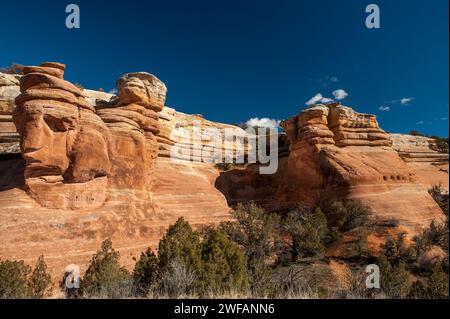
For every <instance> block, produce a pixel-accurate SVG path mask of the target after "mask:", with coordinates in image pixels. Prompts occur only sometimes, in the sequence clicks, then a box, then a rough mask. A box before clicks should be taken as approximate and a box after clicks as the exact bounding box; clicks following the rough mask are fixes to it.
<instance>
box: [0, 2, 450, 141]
mask: <svg viewBox="0 0 450 319" xmlns="http://www.w3.org/2000/svg"><path fill="white" fill-rule="evenodd" d="M69 3H71V2H66V1H44V0H42V1H25V0H24V1H20V2H17V1H7V2H4V3H2V6H1V8H2V9H1V10H2V18H1V19H0V43H1V44H0V66H7V65H9V64H11V63H12V62H18V63H23V64H27V65H33V64H39V63H41V62H43V61H60V62H63V63H66V64H67V71H66V78H67V79H68V80H70V81H72V82H79V83H81V84H83V85H84V86H85V87H88V88H92V89H98V88H104V89H105V90H107V91H108V90H110V89H112V88H114V87H115V80H116V79H117V78H118V77H119V76H120V75H122V74H124V73H126V72H132V71H147V72H150V73H153V74H155V75H156V76H158V77H159V78H160V79H161V80H163V81H164V82H165V83H166V85H167V87H168V89H169V92H168V97H167V105H169V106H173V107H175V108H176V109H177V110H180V111H182V112H186V113H200V114H203V115H204V116H205V117H206V118H208V119H211V120H214V121H221V122H227V123H235V122H243V121H246V120H248V119H249V118H253V117H268V118H273V119H284V118H287V117H289V116H292V115H294V114H297V113H298V112H299V111H300V110H301V109H302V108H304V107H305V102H307V101H308V100H309V99H310V98H312V97H313V96H314V95H316V94H317V93H321V94H322V95H323V96H325V97H332V92H333V91H334V90H337V89H343V90H345V91H346V92H347V93H348V97H347V98H346V99H344V100H343V103H344V104H346V105H348V106H351V107H354V108H355V109H356V110H358V111H360V112H367V113H373V114H377V116H378V119H379V122H380V124H381V126H382V127H383V128H384V129H386V130H388V131H391V132H402V133H405V132H409V131H410V130H412V129H416V130H419V131H423V132H424V133H427V134H436V135H442V136H448V117H449V104H448V103H449V94H448V86H449V83H448V82H449V74H448V72H449V65H448V63H449V62H448V58H449V52H448V50H449V44H448V36H449V35H448V0H428V1H424V0H422V1H419V0H408V1H406V0H395V1H393V0H389V1H381V0H371V1H368V0H367V1H362V0H342V1H336V0H303V1H301V0H292V1H283V0H278V1H262V0H261V1H257V0H246V1H242V0H226V1H225V0H208V1H203V0H191V1H187V0H180V1H175V0H165V1H161V0H158V1H153V0H148V1H142V0H127V1H95V0H89V1H85V0H73V1H72V3H76V4H78V5H79V6H80V9H81V28H80V29H78V30H75V29H72V30H69V29H67V28H65V18H66V15H67V14H66V13H65V7H66V5H67V4H69ZM369 3H376V4H378V5H379V7H380V9H381V29H367V28H366V27H365V23H364V22H365V17H366V15H367V14H366V13H365V7H366V5H367V4H369ZM404 98H411V100H410V101H407V100H403V102H404V103H403V104H402V103H401V100H402V99H404ZM380 107H383V109H384V111H381V110H380ZM387 107H389V111H387Z"/></svg>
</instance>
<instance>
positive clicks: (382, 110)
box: [379, 105, 391, 112]
mask: <svg viewBox="0 0 450 319" xmlns="http://www.w3.org/2000/svg"><path fill="white" fill-rule="evenodd" d="M379 110H380V111H381V112H389V111H390V110H391V108H390V107H389V106H384V105H382V106H380V108H379Z"/></svg>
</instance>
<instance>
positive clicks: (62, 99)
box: [13, 63, 167, 208]
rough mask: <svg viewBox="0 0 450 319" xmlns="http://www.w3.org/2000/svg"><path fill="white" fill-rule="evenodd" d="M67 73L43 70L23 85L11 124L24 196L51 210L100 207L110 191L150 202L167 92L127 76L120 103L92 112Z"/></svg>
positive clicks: (144, 77)
mask: <svg viewBox="0 0 450 319" xmlns="http://www.w3.org/2000/svg"><path fill="white" fill-rule="evenodd" d="M64 69H65V66H64V65H63V64H59V63H44V64H42V65H41V66H37V67H36V66H32V67H25V68H24V71H23V73H24V76H22V77H21V78H20V90H21V94H20V95H19V96H17V98H16V100H15V102H16V105H17V107H16V109H15V111H14V115H13V118H14V123H15V125H16V127H17V131H18V132H19V134H20V137H21V140H20V141H21V142H20V144H21V151H22V155H23V157H24V159H25V161H26V166H25V182H26V185H27V187H28V193H29V194H30V195H31V196H32V197H33V198H35V199H36V200H37V201H38V202H39V203H40V204H41V205H43V206H47V207H54V208H85V207H93V206H99V205H102V204H103V202H104V201H105V199H106V194H107V192H108V191H115V190H117V191H118V193H119V194H120V193H121V192H122V191H123V190H128V191H132V192H134V193H135V194H136V195H138V196H146V197H148V196H149V191H150V188H151V185H152V179H153V177H152V176H153V175H152V174H153V166H154V160H155V158H156V156H157V152H158V142H157V140H156V134H158V133H159V125H158V115H157V112H159V111H161V110H162V109H163V108H164V103H165V97H166V92H167V89H166V86H165V85H164V83H163V82H161V81H160V80H158V78H156V77H155V76H153V75H151V74H149V73H144V72H140V73H130V74H126V75H124V76H123V77H121V78H120V79H119V80H118V81H117V84H118V95H119V99H118V100H115V101H112V102H111V103H106V104H104V105H98V106H96V107H98V110H96V109H95V108H94V106H93V105H91V104H90V103H89V102H87V100H86V99H85V96H84V94H83V92H82V91H81V90H80V89H79V88H78V87H76V86H75V85H73V84H72V83H70V82H68V81H65V80H64V79H63V77H64ZM122 193H123V192H122Z"/></svg>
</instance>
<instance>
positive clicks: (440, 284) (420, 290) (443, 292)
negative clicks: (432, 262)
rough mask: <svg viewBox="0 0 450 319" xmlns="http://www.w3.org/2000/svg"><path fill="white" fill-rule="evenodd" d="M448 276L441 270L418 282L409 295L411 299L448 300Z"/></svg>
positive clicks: (436, 270) (414, 284)
mask: <svg viewBox="0 0 450 319" xmlns="http://www.w3.org/2000/svg"><path fill="white" fill-rule="evenodd" d="M448 289H449V288H448V274H446V273H445V272H443V271H442V270H440V269H435V270H434V271H433V273H432V274H431V275H430V276H429V277H427V278H425V279H419V280H416V281H415V282H414V283H413V285H412V287H411V291H410V293H409V296H408V297H409V298H414V299H448V297H449V294H448V292H449V290H448Z"/></svg>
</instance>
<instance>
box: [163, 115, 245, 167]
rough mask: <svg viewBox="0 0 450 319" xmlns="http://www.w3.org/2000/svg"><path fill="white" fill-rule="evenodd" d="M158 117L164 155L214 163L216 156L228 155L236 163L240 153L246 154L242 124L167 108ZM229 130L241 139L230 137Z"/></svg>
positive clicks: (223, 156)
mask: <svg viewBox="0 0 450 319" xmlns="http://www.w3.org/2000/svg"><path fill="white" fill-rule="evenodd" d="M159 120H160V123H161V131H160V133H159V134H158V136H157V140H158V142H159V150H160V151H159V156H161V157H171V158H173V159H179V160H185V161H195V162H202V161H203V162H207V163H213V162H214V160H215V157H214V155H215V154H221V158H222V159H223V158H225V156H226V155H228V158H229V159H230V160H231V161H233V162H235V161H236V158H237V157H239V155H240V154H241V155H242V156H245V154H246V153H247V147H248V145H247V140H246V139H245V137H246V136H245V132H244V130H243V129H241V128H240V127H237V126H233V125H228V124H222V123H217V122H212V121H208V120H206V119H204V118H203V117H202V116H201V115H188V114H185V113H181V112H177V111H176V110H174V109H172V108H168V107H166V108H165V109H164V110H163V111H162V112H161V113H160V114H159ZM227 131H228V132H230V133H231V132H232V134H234V136H237V137H238V138H236V139H231V138H228V139H227V138H226V136H225V133H226V132H227ZM232 134H230V135H232ZM171 150H172V154H171ZM221 162H222V161H221Z"/></svg>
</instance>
